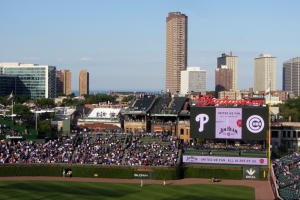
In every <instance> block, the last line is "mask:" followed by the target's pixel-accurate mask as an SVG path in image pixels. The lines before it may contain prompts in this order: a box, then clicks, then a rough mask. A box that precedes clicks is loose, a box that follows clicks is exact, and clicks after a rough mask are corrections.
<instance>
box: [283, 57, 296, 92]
mask: <svg viewBox="0 0 300 200" xmlns="http://www.w3.org/2000/svg"><path fill="white" fill-rule="evenodd" d="M282 90H284V91H286V92H292V93H294V94H295V96H296V97H298V96H299V95H300V58H299V57H298V58H293V59H291V60H289V61H286V62H284V63H283V69H282Z"/></svg>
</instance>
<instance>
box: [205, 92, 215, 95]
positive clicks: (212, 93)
mask: <svg viewBox="0 0 300 200" xmlns="http://www.w3.org/2000/svg"><path fill="white" fill-rule="evenodd" d="M206 94H207V95H209V94H211V95H212V96H215V91H206Z"/></svg>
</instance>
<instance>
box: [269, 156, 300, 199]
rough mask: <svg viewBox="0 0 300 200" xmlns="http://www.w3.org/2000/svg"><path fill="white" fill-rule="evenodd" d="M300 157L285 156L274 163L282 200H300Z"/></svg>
mask: <svg viewBox="0 0 300 200" xmlns="http://www.w3.org/2000/svg"><path fill="white" fill-rule="evenodd" d="M299 161H300V156H299V154H298V153H293V154H291V155H287V156H284V157H282V158H280V159H277V160H275V161H273V162H272V166H273V170H274V174H275V178H276V185H277V189H278V193H279V195H280V197H281V198H282V199H299V198H300V163H299Z"/></svg>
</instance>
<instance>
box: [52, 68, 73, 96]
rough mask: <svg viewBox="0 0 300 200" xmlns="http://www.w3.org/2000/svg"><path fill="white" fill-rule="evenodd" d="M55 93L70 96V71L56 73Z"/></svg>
mask: <svg viewBox="0 0 300 200" xmlns="http://www.w3.org/2000/svg"><path fill="white" fill-rule="evenodd" d="M56 93H63V94H65V95H69V94H72V72H71V71H70V70H64V71H61V70H59V71H58V70H57V71H56Z"/></svg>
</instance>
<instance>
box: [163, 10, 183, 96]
mask: <svg viewBox="0 0 300 200" xmlns="http://www.w3.org/2000/svg"><path fill="white" fill-rule="evenodd" d="M166 23H167V24H166V26H167V31H166V43H167V44H166V90H167V92H170V93H171V94H172V93H175V92H179V91H180V79H181V78H180V76H181V71H184V70H186V68H187V44H188V17H187V16H186V15H184V14H181V13H180V12H170V13H169V15H168V17H167V22H166Z"/></svg>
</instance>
